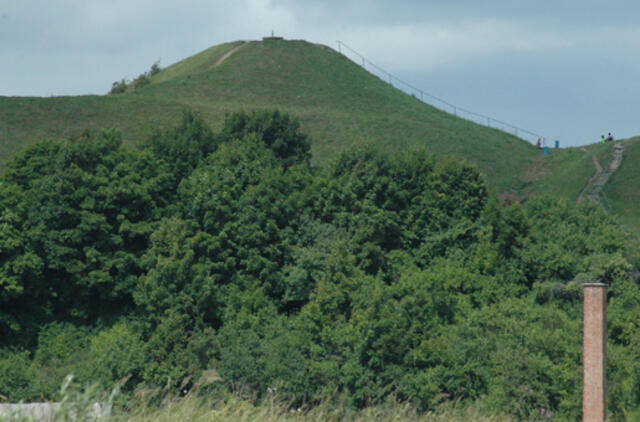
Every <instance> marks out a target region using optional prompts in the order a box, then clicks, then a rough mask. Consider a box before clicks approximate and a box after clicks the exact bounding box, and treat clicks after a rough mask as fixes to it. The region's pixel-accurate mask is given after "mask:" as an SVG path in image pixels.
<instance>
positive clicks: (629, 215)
mask: <svg viewBox="0 0 640 422" xmlns="http://www.w3.org/2000/svg"><path fill="white" fill-rule="evenodd" d="M624 145H625V151H624V155H623V159H622V165H621V166H620V169H619V170H618V171H617V172H616V173H614V174H613V176H611V179H610V180H609V183H608V184H607V188H606V189H605V206H607V208H609V209H610V210H611V211H613V213H614V214H616V215H618V216H620V218H621V219H622V221H623V222H625V223H626V224H627V225H628V226H629V227H630V228H631V229H632V230H633V231H635V233H636V234H638V235H640V212H638V206H637V204H640V166H638V163H639V162H640V137H636V138H632V139H630V140H627V141H625V143H624Z"/></svg>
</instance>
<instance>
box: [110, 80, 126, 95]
mask: <svg viewBox="0 0 640 422" xmlns="http://www.w3.org/2000/svg"><path fill="white" fill-rule="evenodd" d="M126 90H127V80H126V79H124V78H122V80H120V81H115V82H114V83H113V84H112V85H111V91H109V94H122V93H123V92H125V91H126Z"/></svg>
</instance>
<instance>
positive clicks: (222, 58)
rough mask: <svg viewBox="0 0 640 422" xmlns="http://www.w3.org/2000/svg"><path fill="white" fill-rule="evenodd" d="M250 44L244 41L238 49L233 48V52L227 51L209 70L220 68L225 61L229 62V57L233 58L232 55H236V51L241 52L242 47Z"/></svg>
mask: <svg viewBox="0 0 640 422" xmlns="http://www.w3.org/2000/svg"><path fill="white" fill-rule="evenodd" d="M248 43H249V41H243V42H242V44H240V45H239V46H237V47H234V48H232V49H231V50H229V51H227V52H226V53H224V54H223V55H222V57H220V58H219V59H218V60H216V62H215V63H213V64H212V65H211V66H209V68H208V70H211V69H214V68H216V67H218V66H220V65H221V64H222V62H223V61H225V60H227V59H228V58H229V57H231V55H232V54H233V53H235V52H236V51H238V50H240V49H241V48H242V47H244V46H245V45H247V44H248Z"/></svg>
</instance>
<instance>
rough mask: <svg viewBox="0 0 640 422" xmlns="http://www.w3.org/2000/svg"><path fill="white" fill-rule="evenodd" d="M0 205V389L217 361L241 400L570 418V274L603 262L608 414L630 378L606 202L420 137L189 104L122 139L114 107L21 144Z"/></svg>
mask: <svg viewBox="0 0 640 422" xmlns="http://www.w3.org/2000/svg"><path fill="white" fill-rule="evenodd" d="M0 209H1V210H2V214H1V215H0V226H1V227H2V231H1V232H0V334H1V335H0V342H1V343H0V346H1V347H2V348H1V349H0V394H1V395H3V396H4V397H6V398H7V400H11V401H18V400H38V399H40V400H42V399H45V400H48V399H53V400H55V399H58V398H59V396H58V394H57V393H56V391H57V386H58V385H59V384H60V382H61V380H62V379H63V378H64V376H65V375H66V374H68V373H74V374H75V375H76V377H77V379H78V380H79V381H80V382H86V381H89V380H96V381H98V382H99V383H100V384H101V385H103V386H105V387H106V386H110V385H114V384H115V383H118V382H121V381H122V382H121V383H122V388H123V394H125V395H127V394H128V395H129V397H133V394H134V392H135V391H140V390H141V389H144V388H147V389H152V390H153V389H157V388H165V389H167V390H168V391H171V392H173V393H174V394H187V395H188V394H189V392H190V391H191V390H194V389H196V387H197V386H196V382H195V381H194V380H198V379H199V377H200V376H201V375H202V374H203V372H206V371H208V370H212V369H215V370H216V371H217V373H218V374H219V376H220V380H219V381H218V382H216V383H215V387H212V388H213V390H212V391H211V394H214V393H215V396H216V397H229V394H238V395H240V396H241V397H245V398H247V400H249V401H250V402H251V403H255V404H258V406H264V404H265V403H269V400H270V399H271V397H272V395H273V392H275V391H277V394H278V396H279V398H280V399H281V400H282V402H283V403H287V406H289V407H290V408H291V409H297V408H298V407H301V408H308V409H313V408H314V406H320V405H322V404H323V403H326V402H327V400H330V398H331V397H339V398H340V401H339V403H338V404H339V407H337V408H338V409H343V411H345V412H346V411H351V409H353V410H354V411H355V409H368V408H371V406H374V407H373V408H374V409H383V408H384V407H383V406H384V403H387V402H388V401H389V400H390V399H391V398H393V400H397V401H399V402H400V403H407V405H408V406H411V408H414V409H416V410H417V411H418V412H421V414H424V412H430V411H434V410H436V409H439V408H442V406H443V405H444V406H453V405H454V404H455V406H456V408H457V409H462V410H461V412H465V411H467V410H464V409H472V410H469V411H473V412H478V414H484V415H493V414H507V415H509V416H510V417H512V418H514V419H516V420H527V419H535V418H538V419H539V418H540V415H541V414H544V415H547V413H546V412H547V411H550V412H552V414H553V417H554V418H555V419H557V420H579V418H580V410H581V408H580V400H581V380H582V376H581V374H582V372H581V358H580V356H581V354H580V352H581V303H582V299H581V295H582V290H581V283H582V282H585V281H596V280H597V281H601V282H605V283H607V284H609V286H610V289H609V320H608V328H609V332H608V333H609V368H608V370H609V372H608V376H609V377H608V393H609V399H608V404H609V411H610V414H611V418H612V420H616V419H623V418H625V417H627V416H628V415H629V414H631V413H630V412H633V411H636V410H637V406H638V403H639V402H640V401H639V400H638V397H640V376H639V374H640V356H638V355H639V354H640V347H638V346H639V345H638V339H640V327H639V326H638V324H639V321H640V318H638V314H639V313H640V289H639V288H638V271H637V264H638V262H639V260H638V255H637V254H636V253H635V252H634V249H631V248H630V247H629V246H628V245H627V243H626V242H627V238H626V236H625V233H624V230H622V228H621V227H620V226H619V224H618V223H617V221H616V220H614V219H613V218H612V217H611V216H609V215H607V213H606V212H604V211H602V210H600V209H598V208H595V207H592V206H589V205H585V206H582V207H576V206H575V204H574V203H573V202H571V203H570V202H563V201H558V200H552V199H544V198H538V199H534V200H531V201H528V202H527V203H526V204H519V203H515V204H512V205H509V206H505V207H503V206H501V205H500V204H499V202H498V201H497V200H496V198H495V197H493V196H492V194H491V193H490V192H489V189H488V188H487V186H486V184H485V181H484V179H483V177H482V176H481V175H480V173H479V172H478V170H477V169H475V168H474V167H472V166H470V165H468V164H465V163H461V162H458V161H456V160H453V159H446V160H440V161H437V160H436V159H435V158H433V157H432V156H431V155H430V154H428V153H427V152H426V151H424V150H411V151H406V152H405V153H403V154H399V155H397V156H394V157H389V156H388V155H387V154H385V153H383V152H381V151H380V150H378V149H376V148H373V147H369V146H359V147H355V148H353V149H351V150H349V151H347V152H344V153H343V154H341V155H340V156H339V157H337V158H336V159H335V160H333V161H332V162H331V163H330V164H329V165H328V166H326V167H325V168H323V169H315V168H313V167H312V166H311V165H310V144H309V140H308V139H307V137H306V136H305V135H304V134H303V133H301V132H300V130H299V125H298V123H297V121H296V120H295V119H292V118H291V117H289V116H288V115H286V114H282V113H279V112H262V113H255V114H244V113H239V114H233V115H230V116H228V117H227V119H226V121H225V124H224V126H223V128H222V129H221V130H220V131H219V132H214V131H213V130H212V129H211V128H209V127H208V126H207V125H206V124H205V123H204V121H203V120H202V119H200V118H199V117H197V116H196V115H193V114H190V113H187V114H185V115H184V117H183V120H182V122H181V123H180V124H179V125H178V126H177V127H175V128H172V129H169V130H158V131H156V132H155V133H154V135H153V136H151V137H149V138H148V139H146V140H145V141H144V142H142V143H141V147H139V148H136V149H130V148H126V147H124V146H123V145H122V142H121V139H120V136H119V134H118V133H116V132H113V131H110V132H101V133H98V134H91V133H84V134H82V135H79V136H77V137H74V138H72V139H69V140H62V141H46V142H40V143H37V144H35V145H33V146H32V147H30V148H28V149H27V150H26V151H24V152H23V153H22V154H19V155H17V156H16V157H14V159H13V160H12V162H11V163H9V164H8V165H7V167H6V169H5V171H4V173H3V175H2V177H1V178H0ZM260 403H262V405H260ZM203 406H205V408H207V406H209V407H210V406H215V405H210V404H208V403H206V402H205V404H204V405H203ZM246 406H249V403H246ZM259 408H260V409H264V407H259ZM543 410H544V412H543ZM341 411H342V410H341ZM365 412H366V410H365ZM463 415H464V413H463Z"/></svg>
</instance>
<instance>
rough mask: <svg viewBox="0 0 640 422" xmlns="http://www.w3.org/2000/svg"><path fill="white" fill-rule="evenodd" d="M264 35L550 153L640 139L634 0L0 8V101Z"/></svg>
mask: <svg viewBox="0 0 640 422" xmlns="http://www.w3.org/2000/svg"><path fill="white" fill-rule="evenodd" d="M271 31H274V32H275V35H278V36H283V37H285V38H286V39H305V40H307V41H310V42H315V43H322V44H326V45H328V46H330V47H332V48H334V49H336V50H337V49H338V43H337V41H338V40H340V41H341V42H343V43H345V44H346V45H348V46H350V47H351V48H353V49H354V50H356V51H357V52H358V53H360V54H361V55H363V56H365V57H366V59H367V60H368V62H367V64H365V68H367V69H369V70H374V68H372V67H371V66H369V65H368V63H369V62H371V63H374V64H376V65H377V66H379V67H380V68H383V69H385V70H386V71H387V72H389V73H391V74H393V75H394V77H395V78H397V79H400V80H403V81H405V82H407V83H409V84H411V85H413V86H415V87H418V88H420V89H421V90H422V91H424V92H426V93H428V94H429V95H432V96H435V97H438V98H440V99H443V100H445V101H446V102H447V103H449V104H452V105H455V106H456V107H457V109H456V111H457V112H458V113H459V112H460V111H459V110H460V109H464V110H469V111H473V112H475V113H478V114H481V115H483V116H489V117H490V118H492V119H494V120H490V121H489V122H488V123H490V124H493V125H496V123H495V121H496V120H499V121H502V122H506V123H509V124H510V125H513V126H516V127H519V128H522V129H526V130H528V131H530V132H532V133H534V134H539V135H541V136H543V137H544V138H545V139H546V142H547V144H549V145H553V143H554V141H555V140H559V141H560V145H561V146H578V145H584V144H589V143H593V142H596V141H597V140H598V139H599V137H600V135H601V134H605V135H606V134H607V133H608V132H611V133H612V134H613V135H614V136H615V137H616V138H626V137H631V136H637V135H640V116H639V113H638V112H639V111H640V104H639V103H640V101H639V99H640V2H639V1H637V0H628V1H627V0H609V1H595V0H536V1H534V0H495V1H487V0H446V1H445V0H438V1H435V0H422V1H418V0H393V1H382V0H370V1H365V0H359V1H354V0H340V1H338V0H326V1H321V0H313V1H312V0H182V1H165V0H0V96H52V95H56V96H57V95H84V94H105V93H107V92H108V91H109V89H110V88H111V84H112V83H113V82H114V81H116V80H120V79H122V78H127V79H133V78H135V77H136V76H137V75H139V74H140V73H142V72H144V71H146V70H148V69H149V68H150V67H151V65H152V64H153V63H154V62H156V61H158V60H159V61H160V66H161V67H166V66H168V65H171V64H172V63H175V62H177V61H180V60H182V59H184V58H186V57H189V56H191V55H193V54H196V53H198V52H200V51H202V50H204V49H206V48H208V47H211V46H213V45H216V44H220V43H224V42H229V41H235V40H254V39H261V37H263V36H266V35H270V34H271ZM342 51H345V52H346V51H348V50H346V49H344V48H342ZM349 54H350V53H349ZM350 57H351V58H353V59H356V60H357V57H356V56H354V55H352V54H351V55H350ZM397 79H396V83H395V85H397ZM428 98H430V97H426V98H425V99H428ZM433 104H434V105H436V106H439V107H442V108H444V109H446V110H448V111H453V110H452V109H451V108H450V107H449V106H446V105H444V104H442V103H438V102H434V103H433ZM462 115H463V116H464V114H462ZM467 117H471V118H473V116H471V115H468V116H467ZM476 120H481V121H482V122H484V123H486V122H485V119H484V118H481V119H477V118H476ZM508 130H510V131H513V129H511V128H508ZM520 133H521V134H522V133H523V132H520ZM533 138H534V139H531V136H530V135H529V136H527V137H526V139H527V140H529V141H531V142H535V136H534V137H533Z"/></svg>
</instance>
